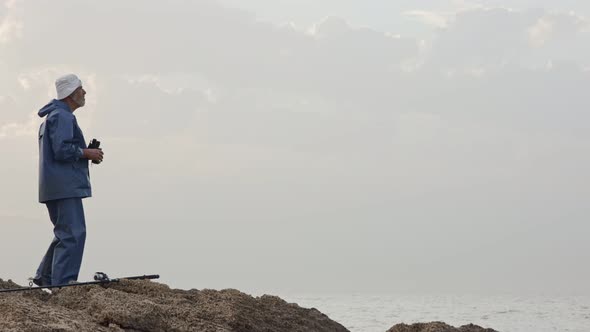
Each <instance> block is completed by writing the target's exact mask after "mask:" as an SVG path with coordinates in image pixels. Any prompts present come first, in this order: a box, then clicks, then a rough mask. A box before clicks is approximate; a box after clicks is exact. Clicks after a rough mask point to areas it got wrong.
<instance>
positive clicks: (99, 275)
mask: <svg viewBox="0 0 590 332" xmlns="http://www.w3.org/2000/svg"><path fill="white" fill-rule="evenodd" d="M159 278H160V275H159V274H149V275H142V276H132V277H122V278H114V279H110V278H109V277H108V276H107V274H106V273H103V272H96V273H95V274H94V281H86V282H74V283H71V284H62V285H50V286H49V285H48V286H37V287H32V282H31V283H30V284H29V287H21V288H11V289H0V293H16V292H28V291H32V290H36V289H53V288H65V287H77V286H87V285H105V284H110V283H115V282H119V281H121V280H152V279H159Z"/></svg>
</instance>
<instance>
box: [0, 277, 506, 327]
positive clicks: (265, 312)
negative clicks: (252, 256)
mask: <svg viewBox="0 0 590 332" xmlns="http://www.w3.org/2000/svg"><path fill="white" fill-rule="evenodd" d="M16 287H20V286H19V285H17V284H15V283H13V282H12V281H10V280H9V281H3V280H2V279H0V289H6V288H16ZM0 331H3V332H17V331H18V332H47V331H55V332H57V331H59V332H69V331H72V332H74V331H75V332H91V331H92V332H123V331H125V332H140V331H141V332H148V331H149V332H160V331H162V332H163V331H177V332H185V331H199V332H201V331H202V332H255V331H256V332H258V331H260V332H310V331H317V332H345V331H348V330H347V329H346V328H345V327H344V326H342V325H341V324H339V323H337V322H335V321H333V320H331V319H330V318H328V316H326V315H324V314H322V313H321V312H319V311H318V310H316V309H306V308H301V307H300V306H298V305H297V304H291V303H287V302H285V301H284V300H282V299H280V298H278V297H276V296H269V295H263V296H261V297H252V296H249V295H247V294H244V293H241V292H239V291H237V290H233V289H226V290H221V291H216V290H196V289H193V290H188V291H185V290H177V289H171V288H170V287H168V286H167V285H164V284H160V283H156V282H151V281H125V280H124V281H121V282H120V283H113V284H110V285H109V286H108V287H103V286H96V285H94V286H79V287H70V288H62V289H59V290H55V291H53V292H52V293H51V294H50V293H47V292H45V291H42V290H35V291H29V292H20V293H0ZM359 332H362V331H359ZM387 332H495V331H494V330H491V329H483V328H480V327H477V326H474V325H469V326H463V327H460V328H456V329H455V328H453V327H451V326H448V325H446V324H444V323H428V324H414V325H405V324H400V325H396V326H394V327H392V328H391V329H390V330H388V331H387Z"/></svg>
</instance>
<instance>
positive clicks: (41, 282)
mask: <svg viewBox="0 0 590 332" xmlns="http://www.w3.org/2000/svg"><path fill="white" fill-rule="evenodd" d="M33 284H34V285H36V286H38V287H43V286H49V285H51V283H50V282H45V281H44V280H43V278H40V277H39V278H37V277H35V278H29V286H31V287H33Z"/></svg>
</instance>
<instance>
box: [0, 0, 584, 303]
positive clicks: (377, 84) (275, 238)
mask: <svg viewBox="0 0 590 332" xmlns="http://www.w3.org/2000/svg"><path fill="white" fill-rule="evenodd" d="M589 41H590V3H588V2H587V1H573V0H570V1H565V0H564V1H560V2H556V1H548V0H547V1H532V0H519V1H500V0H489V1H483V0H482V1H438V0H423V1H409V0H408V1H405V0H403V1H395V2H394V1H381V0H365V1H351V0H348V1H343V0H340V1H336V0H323V1H320V0H315V1H311V0H309V1H308V0H298V1H295V0H281V1H277V0H273V1H271V0H250V1H248V2H245V1H237V0H220V1H212V0H211V1H209V0H201V1H186V0H169V1H168V2H166V5H163V4H162V2H160V1H140V0H129V1H115V0H103V1H100V2H97V1H87V0H62V1H59V2H56V1H48V0H8V1H7V0H2V2H0V73H2V75H1V76H0V112H1V113H0V114H1V116H0V153H1V154H2V159H1V160H2V162H1V163H0V184H1V190H0V225H1V230H0V234H1V237H2V241H0V252H1V255H2V256H1V257H2V264H1V265H0V278H2V279H13V280H15V281H16V282H18V283H21V284H25V283H26V279H27V278H28V277H30V276H32V274H33V273H34V272H35V269H36V267H37V265H38V263H39V261H40V259H41V257H42V255H43V254H44V252H45V250H46V248H47V246H48V245H49V243H50V241H51V238H52V233H51V231H52V230H51V224H50V222H49V218H48V215H47V210H46V208H45V207H44V205H42V204H39V203H38V201H37V190H38V187H37V181H38V142H37V131H38V128H39V125H40V124H41V122H42V119H40V118H39V117H38V116H37V115H36V113H37V110H38V109H39V108H41V107H42V106H43V105H45V104H46V103H47V101H49V100H50V99H52V98H54V97H55V88H54V81H55V79H56V78H57V77H59V76H61V75H63V74H66V73H76V74H78V75H79V76H80V77H81V79H82V81H83V82H84V87H85V90H86V91H87V96H86V99H87V104H86V106H85V107H84V108H81V109H79V110H77V111H76V112H75V115H76V117H77V119H78V123H79V124H80V126H81V128H82V130H83V131H84V134H85V136H86V139H87V140H90V139H92V138H97V139H99V140H100V141H101V142H102V145H101V146H102V147H103V149H104V151H105V161H104V162H103V163H102V164H100V165H92V166H91V168H90V173H91V181H92V186H93V197H92V198H88V199H85V200H84V207H85V211H86V222H87V231H88V234H87V241H86V249H85V256H84V262H83V266H82V271H81V279H84V280H86V279H91V277H92V274H93V273H94V272H96V271H103V272H106V273H108V274H109V275H111V276H125V275H138V274H139V275H142V274H155V273H159V274H160V275H161V276H162V279H161V281H162V282H165V283H167V284H169V285H170V286H171V287H177V288H184V289H188V288H197V289H203V288H215V289H221V288H237V289H240V290H243V291H246V292H251V293H272V294H276V295H281V294H286V293H344V294H352V293H377V294H379V293H421V294H432V293H452V294H465V293H485V294H507V293H509V294H574V295H576V294H586V295H587V294H590V284H588V282H587V280H589V279H590V266H589V265H588V264H586V263H587V262H588V261H589V259H590V242H589V241H588V240H587V238H588V234H589V233H590V224H589V223H588V222H587V219H588V216H589V212H590V211H589V209H590V208H589V205H588V197H589V194H590V189H589V188H590V176H589V175H588V172H587V170H588V169H589V166H590V154H589V153H588V152H590V131H588V126H589V125H588V124H589V123H590V113H589V110H590V101H589V98H588V92H587V90H588V87H589V86H590V43H589Z"/></svg>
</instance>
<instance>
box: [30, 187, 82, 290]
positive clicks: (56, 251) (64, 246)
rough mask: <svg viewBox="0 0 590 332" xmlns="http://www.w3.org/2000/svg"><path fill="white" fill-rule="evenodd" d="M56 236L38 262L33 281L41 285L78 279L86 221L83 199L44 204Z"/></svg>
mask: <svg viewBox="0 0 590 332" xmlns="http://www.w3.org/2000/svg"><path fill="white" fill-rule="evenodd" d="M45 205H47V210H49V218H50V219H51V223H53V234H54V235H55V237H54V238H53V241H51V244H50V245H49V249H47V253H46V254H45V256H44V257H43V259H42V260H41V264H40V265H39V268H38V269H37V274H36V276H35V279H38V280H40V282H41V284H42V285H43V286H48V285H61V284H67V283H68V282H70V281H72V280H78V273H80V265H81V264H82V255H83V254H84V243H85V242H86V221H85V219H84V207H83V206H82V198H65V199H58V200H53V201H49V202H46V203H45Z"/></svg>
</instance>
